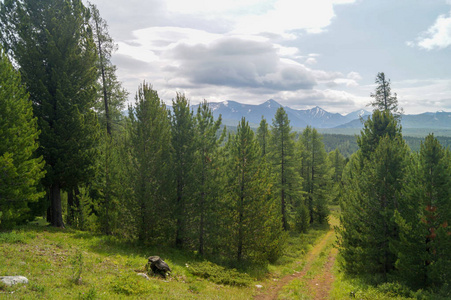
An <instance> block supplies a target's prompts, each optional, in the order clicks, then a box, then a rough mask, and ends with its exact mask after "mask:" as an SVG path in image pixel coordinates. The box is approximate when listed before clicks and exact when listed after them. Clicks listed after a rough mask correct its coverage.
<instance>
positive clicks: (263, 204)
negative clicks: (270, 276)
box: [225, 118, 282, 262]
mask: <svg viewBox="0 0 451 300" xmlns="http://www.w3.org/2000/svg"><path fill="white" fill-rule="evenodd" d="M228 147H230V149H228V153H229V155H230V156H229V158H228V163H227V182H228V184H227V188H226V195H225V199H226V201H227V204H228V206H227V207H228V209H229V214H228V216H229V218H228V221H229V222H228V223H227V225H228V227H227V231H226V232H228V234H227V236H228V237H229V239H228V240H229V244H228V248H231V249H232V250H233V251H232V253H234V256H235V260H236V261H237V262H240V261H242V260H243V259H248V260H251V261H257V262H265V261H267V260H268V259H270V257H268V254H270V253H274V251H275V249H277V248H278V246H279V245H278V243H280V237H281V236H282V235H281V234H280V233H281V230H282V228H281V222H280V217H279V215H278V213H277V207H276V205H275V201H274V200H272V198H271V184H270V178H269V172H268V168H267V167H266V163H265V160H264V158H262V157H261V153H260V148H259V145H258V142H257V141H256V139H255V137H254V132H253V131H252V129H251V128H250V127H249V124H248V123H247V122H246V120H245V118H242V119H241V122H240V123H239V125H238V127H237V133H236V135H235V136H233V137H232V139H231V141H230V143H228Z"/></svg>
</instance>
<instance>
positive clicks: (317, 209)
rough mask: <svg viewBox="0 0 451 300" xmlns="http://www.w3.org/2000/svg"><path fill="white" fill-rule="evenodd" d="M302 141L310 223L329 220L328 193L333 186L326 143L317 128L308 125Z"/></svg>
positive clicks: (304, 183) (302, 158) (305, 189)
mask: <svg viewBox="0 0 451 300" xmlns="http://www.w3.org/2000/svg"><path fill="white" fill-rule="evenodd" d="M300 141H301V143H302V145H303V149H302V151H301V172H300V173H301V176H302V178H303V179H304V181H303V190H304V191H305V192H306V196H305V197H306V199H307V207H308V210H309V215H310V223H313V222H314V221H318V222H319V223H321V224H322V223H324V222H325V221H327V217H328V214H329V210H328V206H327V204H328V193H329V192H330V187H331V174H330V167H329V165H328V161H327V153H326V150H325V149H324V144H323V142H322V141H321V137H320V135H319V134H318V131H317V130H316V129H314V128H313V129H312V128H311V127H310V126H307V127H306V128H305V129H304V131H303V132H302V136H301V138H300Z"/></svg>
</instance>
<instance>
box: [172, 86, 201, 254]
mask: <svg viewBox="0 0 451 300" xmlns="http://www.w3.org/2000/svg"><path fill="white" fill-rule="evenodd" d="M172 110H173V113H172V117H171V133H172V135H171V136H172V147H173V150H174V160H173V172H174V179H175V184H176V192H175V196H176V201H175V205H176V207H175V218H176V232H175V245H176V246H177V247H180V248H181V247H183V246H184V243H185V241H186V239H187V235H188V232H187V227H188V225H187V222H188V220H189V215H190V210H191V209H190V208H189V204H190V203H189V202H190V201H191V200H192V199H191V197H192V194H193V192H194V185H193V183H194V163H195V160H194V159H195V157H194V153H195V146H196V145H195V132H194V116H193V111H192V110H191V109H190V105H189V102H188V99H187V98H186V97H185V95H183V94H180V93H177V97H176V99H175V101H174V100H173V101H172Z"/></svg>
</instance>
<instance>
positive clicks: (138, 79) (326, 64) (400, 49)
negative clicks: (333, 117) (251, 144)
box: [90, 0, 451, 114]
mask: <svg viewBox="0 0 451 300" xmlns="http://www.w3.org/2000/svg"><path fill="white" fill-rule="evenodd" d="M90 2H91V3H93V4H95V5H96V6H97V8H98V9H99V11H100V15H101V17H102V18H103V19H105V20H106V22H107V23H108V25H109V33H110V35H111V36H112V38H113V39H114V40H115V42H116V43H117V45H118V50H117V51H116V52H115V53H114V55H113V57H112V62H113V63H114V64H115V65H116V66H117V69H118V70H117V75H118V78H119V80H120V81H122V83H123V86H124V87H125V88H126V89H127V90H128V91H129V93H130V103H133V102H134V101H133V99H134V95H135V94H136V91H137V89H138V86H139V85H140V84H142V83H143V82H144V81H145V82H147V83H150V84H152V86H153V88H154V89H155V90H157V91H158V94H159V96H160V98H161V99H162V100H164V101H165V102H166V103H168V104H171V103H172V99H174V98H175V97H176V93H177V92H181V93H184V94H185V95H186V96H187V98H188V99H189V100H190V102H191V104H197V103H199V102H200V101H203V100H204V99H205V100H207V101H209V102H219V101H225V100H233V101H238V102H241V103H246V104H260V103H263V102H265V101H266V100H268V99H274V100H276V101H277V102H279V103H280V104H282V105H284V106H289V107H291V108H294V109H308V108H312V107H315V106H320V107H321V108H323V109H325V110H327V111H329V112H334V113H342V114H346V113H349V112H352V111H355V110H359V109H362V108H364V109H367V110H371V108H370V107H368V106H367V104H368V103H370V102H371V100H372V99H371V97H370V94H371V93H372V92H373V91H374V89H375V87H376V85H375V78H376V75H377V74H378V73H379V72H384V73H385V76H386V78H389V79H390V81H391V89H392V92H395V93H397V96H398V102H399V106H400V107H402V108H403V109H404V112H405V113H406V114H418V113H422V112H435V111H441V110H444V111H448V112H449V111H451V0H396V1H393V0H377V1H375V0H221V1H216V0H209V1H208V0H205V1H202V0H190V1H186V0H127V1H125V0H90Z"/></svg>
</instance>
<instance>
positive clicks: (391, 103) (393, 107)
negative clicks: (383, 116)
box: [370, 72, 402, 118]
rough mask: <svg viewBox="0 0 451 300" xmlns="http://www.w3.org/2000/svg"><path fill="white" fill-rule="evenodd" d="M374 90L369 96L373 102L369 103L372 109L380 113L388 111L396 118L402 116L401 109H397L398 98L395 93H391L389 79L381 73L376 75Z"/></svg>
mask: <svg viewBox="0 0 451 300" xmlns="http://www.w3.org/2000/svg"><path fill="white" fill-rule="evenodd" d="M376 84H377V87H376V90H375V92H374V93H372V94H371V97H372V98H374V101H373V102H371V103H370V105H371V106H372V107H374V108H375V109H377V110H380V111H390V112H391V113H392V114H393V115H394V116H395V117H396V118H399V117H400V115H401V114H402V109H400V110H399V108H398V97H397V95H396V93H394V94H392V93H391V86H390V85H391V83H390V79H387V78H385V74H384V73H383V72H380V73H377V76H376Z"/></svg>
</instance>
